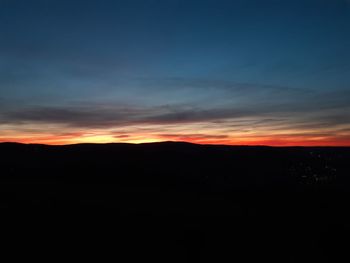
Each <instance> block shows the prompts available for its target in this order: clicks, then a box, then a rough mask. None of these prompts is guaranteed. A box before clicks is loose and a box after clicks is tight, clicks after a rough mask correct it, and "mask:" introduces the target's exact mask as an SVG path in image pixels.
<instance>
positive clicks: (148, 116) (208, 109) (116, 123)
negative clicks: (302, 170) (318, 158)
mask: <svg viewBox="0 0 350 263" xmlns="http://www.w3.org/2000/svg"><path fill="white" fill-rule="evenodd" d="M349 26H350V2H349V1H346V0H303V1H301V0H300V1H298V0H294V1H287V0H286V1H278V0H275V1H272V0H267V1H254V0H245V1H243V0H241V1H234V0H231V1H223V0H221V1H220V0H217V1H205V0H201V1H194V0H192V1H189V0H187V1H184V0H179V1H177V0H162V1H161V0H144V1H141V0H139V1H136V0H128V1H126V0H125V1H108V0H106V1H89V0H84V1H80V0H75V1H66V0H49V1H44V0H41V1H38V0H33V1H25V0H22V1H20V0H0V32H1V41H0V138H2V140H7V139H14V140H19V141H21V140H22V141H23V140H24V139H26V141H30V138H34V137H35V138H37V139H35V140H33V141H40V136H41V137H42V138H44V137H45V138H51V137H55V138H59V136H60V134H61V133H62V130H64V131H65V133H64V134H70V133H72V134H85V135H84V136H85V137H84V138H88V137H89V136H88V135H86V133H88V134H100V136H102V137H103V136H104V138H105V140H102V141H108V140H112V139H111V138H114V137H113V136H112V137H111V134H114V132H117V133H118V131H119V130H120V129H122V130H123V132H124V133H125V134H122V135H125V137H123V136H122V137H123V138H125V140H126V141H131V142H133V141H138V140H137V139H135V136H136V137H137V136H138V134H137V131H138V129H142V128H145V125H146V126H147V127H148V126H151V127H148V129H150V132H149V133H147V132H144V133H142V136H144V137H147V136H148V137H149V138H150V140H152V139H153V140H158V139H167V138H166V136H163V137H162V134H169V133H168V132H169V131H168V129H169V126H168V125H169V124H172V125H176V126H177V129H176V130H174V129H172V130H171V134H173V135H174V136H173V137H171V138H170V139H176V138H177V137H179V138H182V139H186V135H191V136H192V137H193V135H196V134H200V135H201V138H202V137H203V138H205V135H207V137H208V138H209V137H210V136H219V137H220V136H221V138H223V136H224V137H225V138H226V140H224V141H222V142H223V143H230V142H232V143H234V142H237V143H244V142H248V143H250V142H251V140H252V142H254V140H253V139H250V138H254V136H255V137H256V138H260V139H259V140H256V142H258V143H260V142H261V143H264V142H266V143H269V142H271V141H272V139H273V138H276V141H278V143H277V144H281V145H284V144H293V141H292V140H293V138H289V137H288V138H287V139H284V138H285V134H291V135H295V137H301V138H303V140H305V144H308V143H309V142H310V141H311V142H315V143H316V144H317V143H320V144H322V143H323V142H324V143H326V144H329V143H330V142H334V143H335V144H339V143H340V142H345V143H347V142H348V141H350V136H349V130H350V114H349V112H350V111H349V108H350V87H349V83H350V74H349V73H350V63H349V61H350V51H349V47H350V34H349V32H350V30H349V29H350V28H349ZM264 120H265V121H264ZM276 120H279V121H280V122H283V125H282V126H281V125H277V124H276ZM217 122H221V123H225V124H222V125H221V126H220V127H218V126H217V125H214V124H216V123H217ZM237 122H239V123H240V125H239V127H240V129H241V130H246V132H245V133H244V136H246V138H247V139H246V140H243V139H241V138H243V137H244V136H243V135H242V133H237V131H236V130H234V129H233V130H230V128H229V127H231V126H230V125H233V124H234V123H237ZM256 123H261V124H259V125H260V126H257V125H256ZM152 125H153V126H152ZM213 125H214V128H213V129H210V128H208V127H211V126H213ZM45 127H52V128H50V129H45ZM92 129H93V130H92ZM135 129H136V130H135ZM162 129H164V132H163V133H161V132H162ZM1 130H2V132H1ZM33 130H35V133H33ZM40 130H42V132H40ZM155 130H157V131H159V132H158V133H156V132H155ZM327 134H328V135H327ZM14 135H16V136H14ZM248 135H249V136H248ZM50 136H51V137H50ZM140 136H141V135H139V137H140ZM142 136H141V137H142ZM157 136H158V137H157ZM184 136H185V137H184ZM102 137H101V138H102ZM94 138H95V137H94V136H92V137H91V138H90V139H89V140H91V141H94ZM237 138H238V139H237ZM76 139H77V140H76V141H84V139H83V138H76ZM117 139H118V138H117ZM235 139H236V140H235ZM58 140H59V139H58ZM72 140H73V139H72ZM73 141H74V140H73ZM98 141H99V140H97V142H98ZM113 141H114V140H113ZM62 142H66V141H62ZM209 142H210V141H209ZM295 143H299V144H300V143H301V144H302V143H303V141H302V140H299V141H298V140H295Z"/></svg>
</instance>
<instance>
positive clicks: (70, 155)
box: [0, 142, 350, 262]
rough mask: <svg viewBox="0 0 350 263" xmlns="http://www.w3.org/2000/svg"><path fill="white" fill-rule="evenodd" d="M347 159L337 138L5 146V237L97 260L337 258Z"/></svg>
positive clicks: (349, 185) (1, 192)
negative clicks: (329, 142) (300, 143)
mask: <svg viewBox="0 0 350 263" xmlns="http://www.w3.org/2000/svg"><path fill="white" fill-rule="evenodd" d="M349 160H350V148H346V147H343V148H342V147H338V148H336V147H264V146H261V147H260V146H259V147H254V146H225V145H197V144H190V143H182V142H164V143H147V144H77V145H65V146H48V145H37V144H30V145H24V144H18V143H2V144H0V165H1V170H0V172H1V176H0V208H1V211H2V212H3V216H2V217H3V219H4V220H6V223H4V224H3V227H4V229H7V230H8V231H7V232H8V233H7V235H6V234H4V235H3V239H4V240H5V241H6V242H7V243H11V242H15V244H17V243H16V242H20V243H21V242H23V244H24V246H19V245H18V244H17V245H18V247H21V248H23V247H26V246H28V251H29V252H28V253H32V252H33V250H32V247H31V246H30V249H29V245H28V244H32V243H33V242H34V241H33V239H32V238H33V237H39V239H41V241H40V242H38V243H36V242H34V244H37V246H39V247H40V249H41V250H47V251H51V253H56V254H57V253H58V252H57V251H61V253H58V254H62V255H68V252H69V253H70V252H73V254H74V255H75V256H77V257H79V255H81V254H83V255H85V256H87V258H90V257H91V258H94V257H95V259H96V260H100V261H101V260H104V259H103V258H104V256H106V257H107V256H108V257H113V259H117V260H118V259H120V260H121V257H122V256H123V258H127V259H129V261H128V262H135V261H139V260H152V261H159V262H169V261H170V262H228V261H233V262H258V261H261V260H268V261H270V262H346V261H347V260H346V259H350V258H349V256H348V255H347V251H346V248H347V246H348V245H349V241H347V240H346V237H348V236H349V234H350V231H349V225H350V224H349V222H350V217H349V213H348V209H349V200H350V192H349V189H350V180H349V175H350V168H349ZM18 237H21V238H18ZM12 239H14V241H13V240H12ZM19 240H20V241H19ZM45 240H46V241H45ZM121 243H122V244H121ZM76 244H79V246H83V247H84V249H83V250H80V249H79V248H78V247H77V246H76ZM79 253H80V254H79ZM62 257H64V256H62ZM122 261H123V262H125V261H126V260H125V259H123V260H122Z"/></svg>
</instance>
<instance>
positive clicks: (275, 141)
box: [0, 136, 350, 147]
mask: <svg viewBox="0 0 350 263" xmlns="http://www.w3.org/2000/svg"><path fill="white" fill-rule="evenodd" d="M162 141H178V142H189V143H196V144H213V145H248V146H253V145H264V146H281V147H282V146H350V140H343V141H342V140H331V139H318V140H315V139H310V138H305V139H303V138H299V137H298V138H293V137H290V138H288V139H286V138H285V137H283V138H278V137H271V138H263V139H262V138H249V139H237V140H234V139H231V138H228V139H211V138H203V137H198V138H195V137H191V138H186V136H179V137H174V136H169V137H165V136H159V137H157V136H155V137H150V138H147V137H141V136H139V137H131V138H125V139H115V138H113V137H112V136H89V137H79V136H78V137H70V138H62V137H60V136H57V137H56V136H43V137H37V138H20V137H7V138H0V142H17V143H25V144H47V145H66V144H78V143H136V144H138V143H150V142H162Z"/></svg>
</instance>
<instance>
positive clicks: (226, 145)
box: [0, 141, 350, 149]
mask: <svg viewBox="0 0 350 263" xmlns="http://www.w3.org/2000/svg"><path fill="white" fill-rule="evenodd" d="M2 145H13V146H15V145H16V146H21V145H22V146H39V147H53V148H61V147H62V148H63V147H74V146H97V147H99V146H136V147H137V146H147V145H183V146H199V147H201V146H205V147H213V148H215V147H229V148H276V149H278V148H282V149H283V148H287V149H293V148H301V149H304V148H305V149H310V148H349V149H350V146H330V145H326V146H323V145H319V146H303V145H296V146H276V145H274V146H272V145H259V144H257V145H230V144H201V143H192V142H185V141H161V142H146V143H123V142H111V143H73V144H57V145H56V144H42V143H20V142H0V146H2Z"/></svg>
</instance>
